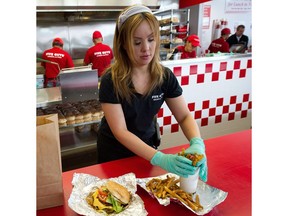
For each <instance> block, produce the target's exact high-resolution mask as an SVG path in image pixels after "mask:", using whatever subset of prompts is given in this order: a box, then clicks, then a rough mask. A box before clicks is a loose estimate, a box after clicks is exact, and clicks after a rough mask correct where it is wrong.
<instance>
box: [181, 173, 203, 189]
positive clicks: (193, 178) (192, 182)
mask: <svg viewBox="0 0 288 216" xmlns="http://www.w3.org/2000/svg"><path fill="white" fill-rule="evenodd" d="M198 179H199V168H197V169H196V171H195V174H194V175H190V176H188V178H184V177H180V188H181V189H182V190H184V191H185V192H187V193H195V192H196V189H197V184H198Z"/></svg>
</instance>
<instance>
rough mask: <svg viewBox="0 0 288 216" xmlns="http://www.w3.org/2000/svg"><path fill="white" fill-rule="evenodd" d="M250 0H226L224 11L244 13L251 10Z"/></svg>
mask: <svg viewBox="0 0 288 216" xmlns="http://www.w3.org/2000/svg"><path fill="white" fill-rule="evenodd" d="M251 8H252V0H226V2H225V12H226V13H246V12H251Z"/></svg>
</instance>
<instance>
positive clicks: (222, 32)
mask: <svg viewBox="0 0 288 216" xmlns="http://www.w3.org/2000/svg"><path fill="white" fill-rule="evenodd" d="M226 34H231V31H230V29H229V28H224V29H222V31H221V35H226Z"/></svg>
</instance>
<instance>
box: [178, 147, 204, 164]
mask: <svg viewBox="0 0 288 216" xmlns="http://www.w3.org/2000/svg"><path fill="white" fill-rule="evenodd" d="M178 155H180V156H184V157H186V158H188V159H189V160H191V161H192V165H193V166H196V164H197V163H198V161H200V160H202V158H203V157H204V155H203V154H197V153H195V154H185V149H184V148H183V149H182V151H181V152H180V153H178Z"/></svg>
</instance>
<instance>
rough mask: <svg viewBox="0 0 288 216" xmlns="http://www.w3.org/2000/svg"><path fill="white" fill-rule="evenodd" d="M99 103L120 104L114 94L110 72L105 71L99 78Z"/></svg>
mask: <svg viewBox="0 0 288 216" xmlns="http://www.w3.org/2000/svg"><path fill="white" fill-rule="evenodd" d="M99 101H100V102H102V103H113V104H117V103H120V102H119V100H118V99H117V97H116V95H115V92H114V86H113V82H112V75H111V73H110V71H107V73H105V74H104V75H103V76H102V77H101V83H100V88H99Z"/></svg>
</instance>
